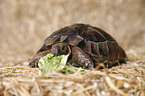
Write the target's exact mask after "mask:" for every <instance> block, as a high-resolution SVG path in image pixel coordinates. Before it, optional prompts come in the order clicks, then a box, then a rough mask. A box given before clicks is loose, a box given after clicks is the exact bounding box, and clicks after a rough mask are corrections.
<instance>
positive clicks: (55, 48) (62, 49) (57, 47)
mask: <svg viewBox="0 0 145 96" xmlns="http://www.w3.org/2000/svg"><path fill="white" fill-rule="evenodd" d="M50 52H51V53H52V54H53V55H55V56H58V55H62V54H68V53H69V54H70V53H71V50H70V47H69V45H67V44H66V43H57V44H54V45H52V48H51V49H50Z"/></svg>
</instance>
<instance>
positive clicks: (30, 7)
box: [0, 0, 145, 55]
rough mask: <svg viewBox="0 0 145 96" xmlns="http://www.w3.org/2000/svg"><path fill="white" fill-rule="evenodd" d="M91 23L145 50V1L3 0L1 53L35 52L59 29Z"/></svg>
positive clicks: (0, 4)
mask: <svg viewBox="0 0 145 96" xmlns="http://www.w3.org/2000/svg"><path fill="white" fill-rule="evenodd" d="M73 23H87V24H90V25H93V26H98V27H100V28H102V29H103V30H105V31H106V32H108V33H109V34H111V35H112V36H113V37H114V38H115V39H116V40H117V42H118V43H119V44H120V45H121V46H122V47H123V48H124V49H125V50H130V49H131V48H135V49H136V48H137V49H138V48H142V49H141V50H140V49H139V50H140V51H144V50H145V49H144V48H145V0H0V50H1V51H0V52H1V55H5V54H6V53H7V52H11V51H14V52H18V53H26V52H27V53H28V54H29V53H30V54H34V53H35V52H36V51H37V50H38V49H39V48H40V47H41V45H42V44H43V41H44V39H45V38H46V37H47V36H49V35H50V34H51V33H52V32H54V31H56V30H57V29H59V28H62V27H64V26H67V25H70V24H73Z"/></svg>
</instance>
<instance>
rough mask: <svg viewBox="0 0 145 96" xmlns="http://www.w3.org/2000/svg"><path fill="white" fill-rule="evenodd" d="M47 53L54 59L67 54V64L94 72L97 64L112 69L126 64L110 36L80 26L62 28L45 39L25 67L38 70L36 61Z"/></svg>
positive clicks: (85, 25)
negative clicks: (117, 65)
mask: <svg viewBox="0 0 145 96" xmlns="http://www.w3.org/2000/svg"><path fill="white" fill-rule="evenodd" d="M49 52H51V53H52V54H54V55H55V56H57V55H62V54H68V53H69V54H70V56H69V59H68V62H69V63H70V64H72V65H73V66H76V67H82V68H87V69H94V68H95V67H96V66H97V65H98V64H99V63H104V65H105V66H106V67H112V66H114V65H116V64H120V63H123V62H124V63H125V62H126V60H127V56H126V53H125V51H124V50H123V49H122V48H121V47H120V46H119V45H118V43H117V42H116V40H115V39H114V38H113V37H112V36H110V35H109V34H108V33H106V32H105V31H103V30H102V29H100V28H98V27H93V26H91V25H89V24H82V23H76V24H73V25H71V26H66V27H64V28H62V29H59V30H57V31H56V32H54V33H53V34H51V35H50V36H49V37H47V38H46V39H45V41H44V44H43V46H42V47H41V48H40V49H39V50H38V51H37V53H36V55H35V56H34V57H33V59H32V60H31V61H30V63H29V65H30V66H31V67H38V61H39V59H40V58H41V57H42V56H45V55H46V54H48V53H49Z"/></svg>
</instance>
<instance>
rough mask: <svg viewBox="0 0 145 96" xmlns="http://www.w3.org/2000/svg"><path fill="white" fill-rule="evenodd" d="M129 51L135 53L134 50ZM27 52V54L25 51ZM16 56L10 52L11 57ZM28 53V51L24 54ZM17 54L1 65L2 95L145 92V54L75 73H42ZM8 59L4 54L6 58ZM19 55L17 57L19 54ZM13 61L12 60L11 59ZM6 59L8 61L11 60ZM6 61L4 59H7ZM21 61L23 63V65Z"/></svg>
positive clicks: (140, 95) (97, 95)
mask: <svg viewBox="0 0 145 96" xmlns="http://www.w3.org/2000/svg"><path fill="white" fill-rule="evenodd" d="M128 54H132V55H131V56H133V54H135V53H132V51H131V52H130V53H128ZM23 55H24V54H23ZM12 56H14V53H13V54H12V55H9V57H12ZM24 56H26V55H24ZM21 58H22V57H20V56H19V58H17V60H18V61H17V62H15V63H13V64H14V65H11V66H10V67H1V68H0V72H1V73H0V79H1V84H0V90H1V91H0V95H4V96H32V95H33V96H47V95H49V96H70V95H71V96H120V95H121V96H122V95H123V96H144V95H145V92H144V91H145V75H144V74H145V57H143V56H142V57H141V58H139V57H138V56H136V57H135V56H134V57H131V58H137V59H136V60H132V61H130V62H127V64H122V65H119V66H116V67H113V68H110V69H107V73H105V71H104V69H101V70H97V71H89V70H86V71H85V72H76V73H75V74H62V73H55V74H54V73H53V74H50V73H49V74H42V73H41V72H40V70H39V69H38V68H29V67H28V62H27V60H22V59H21ZM3 59H4V58H3ZM15 59H16V58H15ZM8 62H9V63H11V61H8ZM8 62H6V63H8ZM3 63H4V62H3ZM20 64H22V65H21V66H20Z"/></svg>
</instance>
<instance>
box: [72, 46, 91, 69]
mask: <svg viewBox="0 0 145 96" xmlns="http://www.w3.org/2000/svg"><path fill="white" fill-rule="evenodd" d="M72 65H73V66H76V67H82V68H88V69H94V63H93V62H92V60H91V58H90V56H89V55H88V54H86V53H85V52H83V51H82V49H80V48H79V47H73V48H72Z"/></svg>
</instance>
